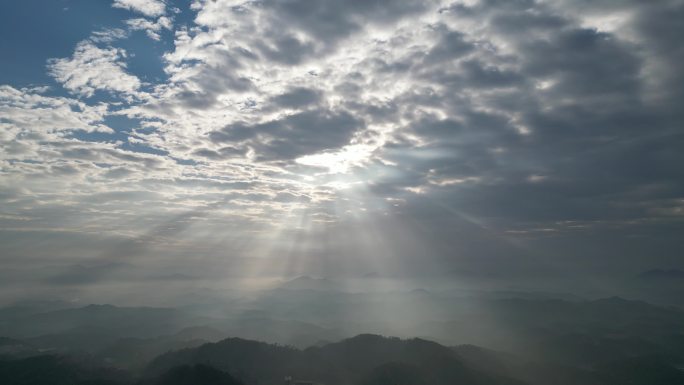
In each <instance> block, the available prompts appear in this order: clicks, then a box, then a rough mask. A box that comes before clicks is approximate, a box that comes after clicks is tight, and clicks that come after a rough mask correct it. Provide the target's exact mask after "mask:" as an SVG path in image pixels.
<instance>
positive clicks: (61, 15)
mask: <svg viewBox="0 0 684 385" xmlns="http://www.w3.org/2000/svg"><path fill="white" fill-rule="evenodd" d="M2 3H3V4H2V6H0V9H1V12H0V52H2V57H3V58H2V59H1V60H0V84H10V85H12V86H15V87H27V86H31V85H43V84H52V83H53V81H52V79H51V78H50V76H49V75H48V74H47V71H46V67H45V66H46V63H47V59H49V58H60V57H68V56H70V55H71V54H72V53H73V50H74V47H75V46H76V44H77V43H78V42H79V41H81V40H84V39H87V38H88V37H89V36H90V35H91V33H92V32H93V31H97V30H102V29H106V28H116V27H118V26H120V25H121V20H122V19H124V18H126V17H129V16H130V12H128V11H125V10H121V9H116V8H112V7H111V3H110V2H109V1H93V0H49V1H45V0H21V1H3V2H2Z"/></svg>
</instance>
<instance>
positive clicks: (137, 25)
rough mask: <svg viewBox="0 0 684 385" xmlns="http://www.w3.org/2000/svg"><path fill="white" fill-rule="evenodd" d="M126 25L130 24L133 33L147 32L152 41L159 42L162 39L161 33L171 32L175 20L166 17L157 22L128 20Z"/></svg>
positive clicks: (138, 19) (140, 19)
mask: <svg viewBox="0 0 684 385" xmlns="http://www.w3.org/2000/svg"><path fill="white" fill-rule="evenodd" d="M126 24H128V28H129V29H130V30H132V31H145V32H146V33H147V36H149V37H150V39H152V40H159V39H161V36H160V35H159V33H160V32H161V31H162V30H163V29H166V30H171V28H172V27H173V20H172V19H171V18H169V17H166V16H162V17H160V18H158V19H157V21H150V20H148V19H144V18H136V19H128V20H126Z"/></svg>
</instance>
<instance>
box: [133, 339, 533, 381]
mask: <svg viewBox="0 0 684 385" xmlns="http://www.w3.org/2000/svg"><path fill="white" fill-rule="evenodd" d="M196 364H203V365H210V366H213V367H215V368H217V369H219V370H222V371H225V372H228V373H232V374H234V375H235V376H237V377H239V378H241V379H242V380H243V381H244V382H245V383H247V384H255V385H256V384H279V383H282V382H283V379H284V378H286V377H292V378H294V379H301V380H306V381H311V382H317V383H324V384H326V385H343V384H368V385H374V384H377V385H381V384H386V383H389V382H388V381H390V382H392V383H395V384H396V383H398V382H396V381H399V380H400V379H401V383H405V384H426V385H447V384H472V385H495V384H501V385H504V384H506V385H509V384H510V385H514V384H522V382H519V381H515V380H513V379H510V378H506V377H504V376H500V375H498V374H488V373H484V372H481V371H478V370H475V369H473V368H472V367H469V366H468V365H466V364H464V362H463V361H462V360H461V359H460V357H459V356H458V354H457V353H456V352H454V351H453V350H452V349H450V348H447V347H445V346H442V345H439V344H437V343H434V342H430V341H425V340H421V339H411V340H401V339H398V338H386V337H381V336H377V335H368V334H366V335H359V336H357V337H354V338H350V339H347V340H344V341H341V342H338V343H333V344H328V345H325V346H323V347H311V348H308V349H305V350H298V349H294V348H290V347H284V346H278V345H269V344H265V343H261V342H256V341H248V340H243V339H239V338H231V339H226V340H223V341H220V342H217V343H211V344H205V345H203V346H200V347H198V348H194V349H184V350H181V351H178V352H171V353H167V354H164V355H162V356H160V357H158V358H157V359H156V360H154V361H153V362H152V363H151V364H150V365H149V367H148V370H147V372H146V376H148V377H155V376H159V375H161V374H162V373H164V372H166V371H168V370H170V369H171V368H173V367H175V366H179V365H196ZM395 380H396V381H395Z"/></svg>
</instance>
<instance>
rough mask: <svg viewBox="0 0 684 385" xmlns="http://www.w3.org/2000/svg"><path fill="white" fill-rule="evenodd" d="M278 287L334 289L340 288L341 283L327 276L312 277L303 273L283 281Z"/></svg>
mask: <svg viewBox="0 0 684 385" xmlns="http://www.w3.org/2000/svg"><path fill="white" fill-rule="evenodd" d="M278 288H279V289H287V290H321V291H332V290H338V289H340V285H339V284H338V283H337V282H334V281H331V280H329V279H327V278H312V277H309V276H307V275H303V276H300V277H297V278H295V279H293V280H290V281H287V282H285V283H283V284H282V285H280V286H279V287H278Z"/></svg>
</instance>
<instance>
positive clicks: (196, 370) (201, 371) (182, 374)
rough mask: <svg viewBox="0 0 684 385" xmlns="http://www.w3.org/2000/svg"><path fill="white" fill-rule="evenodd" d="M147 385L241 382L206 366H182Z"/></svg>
mask: <svg viewBox="0 0 684 385" xmlns="http://www.w3.org/2000/svg"><path fill="white" fill-rule="evenodd" d="M143 384H145V385H146V384H149V385H195V384H196V385H242V382H240V381H239V380H237V379H236V378H234V377H233V376H231V375H230V374H228V373H226V372H222V371H220V370H218V369H216V368H213V367H211V366H208V365H183V366H177V367H174V368H171V369H169V371H167V372H166V373H164V374H163V375H161V376H160V377H159V378H157V379H154V380H148V381H146V382H144V383H143Z"/></svg>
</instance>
